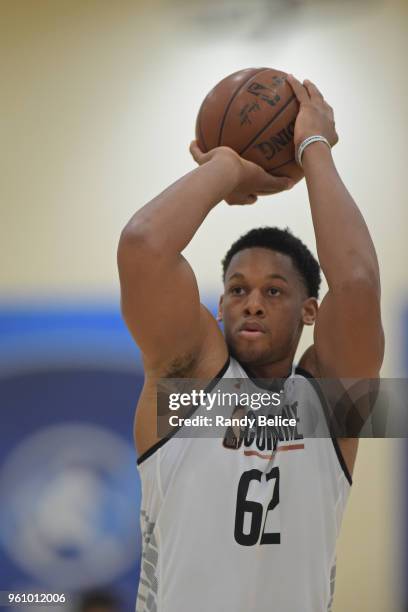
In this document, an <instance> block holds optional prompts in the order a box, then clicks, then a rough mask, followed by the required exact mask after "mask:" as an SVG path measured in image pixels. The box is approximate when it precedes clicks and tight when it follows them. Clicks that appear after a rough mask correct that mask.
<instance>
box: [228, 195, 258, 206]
mask: <svg viewBox="0 0 408 612" xmlns="http://www.w3.org/2000/svg"><path fill="white" fill-rule="evenodd" d="M257 200H258V197H257V196H256V195H255V194H250V195H247V196H235V197H231V198H227V199H226V200H225V201H226V203H227V204H229V205H230V206H243V205H246V204H255V202H256V201H257Z"/></svg>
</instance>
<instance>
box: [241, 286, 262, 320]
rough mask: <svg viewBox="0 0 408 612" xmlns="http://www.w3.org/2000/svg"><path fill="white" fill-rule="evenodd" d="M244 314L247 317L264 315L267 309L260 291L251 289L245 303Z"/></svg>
mask: <svg viewBox="0 0 408 612" xmlns="http://www.w3.org/2000/svg"><path fill="white" fill-rule="evenodd" d="M244 314H245V316H247V317H263V316H264V315H265V309H264V306H263V300H262V296H261V293H260V292H259V291H251V292H250V293H249V295H248V298H247V301H246V303H245V309H244Z"/></svg>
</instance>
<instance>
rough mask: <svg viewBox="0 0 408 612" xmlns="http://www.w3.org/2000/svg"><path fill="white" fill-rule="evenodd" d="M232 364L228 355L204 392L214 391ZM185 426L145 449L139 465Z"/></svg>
mask: <svg viewBox="0 0 408 612" xmlns="http://www.w3.org/2000/svg"><path fill="white" fill-rule="evenodd" d="M229 365H230V356H229V355H228V358H227V361H226V362H225V364H224V365H223V367H222V368H221V370H220V371H219V372H218V374H216V375H215V376H214V378H213V379H212V380H211V382H210V383H209V384H208V385H207V386H206V388H205V389H204V393H210V391H212V389H214V387H215V385H216V384H217V382H218V381H219V380H220V378H222V377H223V376H224V374H225V372H226V371H227V370H228V368H229ZM197 408H198V407H197V406H194V407H193V409H192V410H191V412H189V413H188V414H187V415H186V418H190V417H191V416H192V415H193V414H194V412H195V411H196V410H197ZM182 427H183V426H182V425H180V427H176V428H174V429H173V430H172V431H171V433H169V434H168V435H167V436H165V437H164V438H162V439H161V440H159V441H158V442H156V443H155V444H153V446H151V447H150V448H148V449H147V451H145V452H144V453H142V454H141V455H140V457H138V459H137V465H140V464H141V463H143V461H146V459H148V458H149V457H151V456H152V455H153V454H154V453H155V452H156V451H157V450H158V449H159V448H161V447H162V446H163V445H164V444H166V442H168V440H171V438H172V437H173V436H175V435H176V433H177V432H178V431H179V430H180V429H181V428H182Z"/></svg>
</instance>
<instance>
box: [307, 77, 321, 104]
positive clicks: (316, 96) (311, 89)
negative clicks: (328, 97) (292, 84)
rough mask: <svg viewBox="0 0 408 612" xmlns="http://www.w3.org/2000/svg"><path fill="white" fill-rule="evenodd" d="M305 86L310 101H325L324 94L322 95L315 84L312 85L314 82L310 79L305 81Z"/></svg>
mask: <svg viewBox="0 0 408 612" xmlns="http://www.w3.org/2000/svg"><path fill="white" fill-rule="evenodd" d="M303 84H304V86H305V87H306V89H307V91H308V94H309V96H310V99H311V100H312V101H313V100H324V97H323V94H322V93H321V91H320V90H319V89H318V88H317V87H316V85H315V84H314V83H312V81H309V79H305V80H304V81H303Z"/></svg>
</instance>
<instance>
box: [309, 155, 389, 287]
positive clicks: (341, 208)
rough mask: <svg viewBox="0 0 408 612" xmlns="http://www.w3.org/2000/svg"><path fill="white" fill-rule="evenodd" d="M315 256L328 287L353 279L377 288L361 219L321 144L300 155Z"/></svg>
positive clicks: (374, 263)
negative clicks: (312, 230) (315, 251)
mask: <svg viewBox="0 0 408 612" xmlns="http://www.w3.org/2000/svg"><path fill="white" fill-rule="evenodd" d="M302 162H303V168H304V171H305V177H306V184H307V189H308V192H309V201H310V207H311V212H312V219H313V225H314V230H315V236H316V244H317V252H318V257H319V261H320V265H321V267H322V270H323V272H324V274H325V276H326V279H327V282H328V284H329V287H334V286H336V285H344V284H345V283H347V282H348V281H350V280H352V279H353V278H359V279H361V278H363V279H367V280H369V281H370V282H372V283H375V284H378V286H379V269H378V262H377V256H376V252H375V249H374V245H373V242H372V240H371V237H370V234H369V231H368V228H367V226H366V223H365V221H364V218H363V216H362V214H361V212H360V210H359V209H358V207H357V205H356V203H355V202H354V200H353V198H352V197H351V195H350V194H349V192H348V191H347V189H346V187H345V185H344V184H343V182H342V180H341V178H340V176H339V174H338V173H337V170H336V167H335V165H334V162H333V159H332V155H331V152H330V150H329V149H328V147H327V146H326V145H325V144H324V143H314V144H312V145H310V146H309V147H308V148H307V149H306V150H305V152H304V155H303V159H302Z"/></svg>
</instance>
